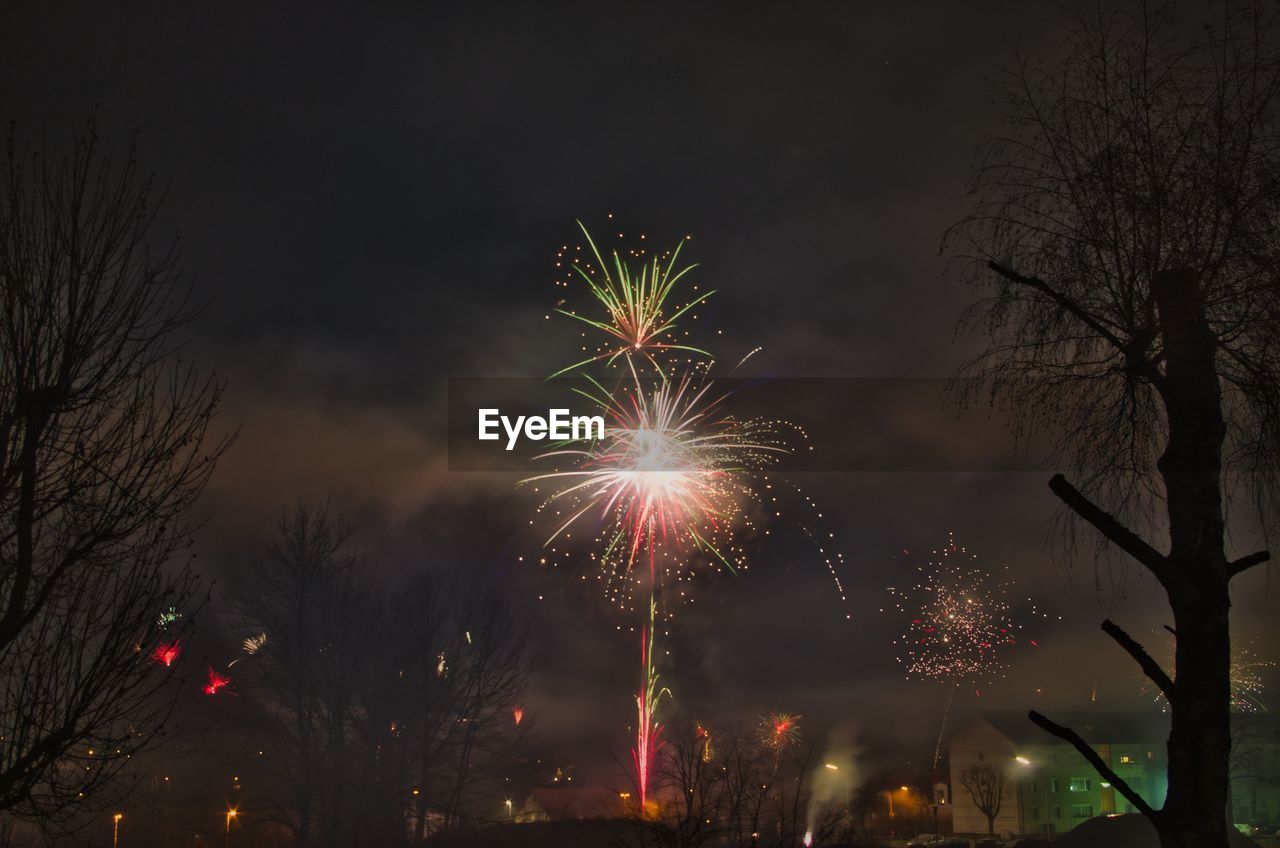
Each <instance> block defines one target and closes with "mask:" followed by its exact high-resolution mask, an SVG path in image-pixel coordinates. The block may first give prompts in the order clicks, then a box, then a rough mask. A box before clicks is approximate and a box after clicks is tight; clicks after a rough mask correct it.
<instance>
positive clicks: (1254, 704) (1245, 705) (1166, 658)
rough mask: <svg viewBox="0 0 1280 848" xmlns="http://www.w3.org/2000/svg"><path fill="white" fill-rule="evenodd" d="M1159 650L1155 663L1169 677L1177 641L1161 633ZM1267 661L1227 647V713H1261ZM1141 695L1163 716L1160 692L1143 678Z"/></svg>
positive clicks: (1248, 650) (1245, 649)
mask: <svg viewBox="0 0 1280 848" xmlns="http://www.w3.org/2000/svg"><path fill="white" fill-rule="evenodd" d="M1160 635H1161V636H1162V639H1161V642H1162V644H1163V649H1162V650H1161V652H1160V657H1159V659H1158V662H1159V663H1160V666H1161V667H1162V668H1163V669H1164V670H1165V672H1166V673H1167V674H1169V676H1170V677H1173V676H1174V665H1175V663H1174V660H1175V655H1176V653H1177V649H1178V640H1177V639H1176V638H1175V637H1174V635H1173V634H1172V633H1168V632H1162V633H1161V634H1160ZM1276 666H1277V664H1276V663H1275V662H1273V661H1271V660H1264V659H1261V658H1260V657H1258V655H1257V654H1256V653H1254V651H1253V649H1252V646H1251V645H1249V646H1246V645H1240V644H1234V645H1232V646H1231V695H1230V698H1231V709H1232V710H1233V711H1235V712H1238V713H1264V712H1267V705H1266V703H1265V702H1264V701H1263V700H1262V697H1263V695H1264V694H1266V691H1267V689H1268V687H1267V685H1266V675H1267V673H1268V672H1269V671H1270V670H1271V669H1274V668H1276ZM1142 693H1143V694H1144V695H1151V696H1152V698H1153V700H1155V702H1156V704H1158V705H1159V707H1160V711H1161V712H1167V711H1168V709H1169V701H1168V700H1167V699H1166V698H1165V696H1164V693H1163V692H1161V691H1160V688H1159V687H1158V686H1156V685H1155V684H1154V683H1152V682H1151V681H1150V680H1149V679H1147V678H1146V677H1145V676H1144V677H1143V683H1142Z"/></svg>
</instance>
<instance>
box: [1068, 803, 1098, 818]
mask: <svg viewBox="0 0 1280 848" xmlns="http://www.w3.org/2000/svg"><path fill="white" fill-rule="evenodd" d="M1071 818H1073V819H1091V818H1093V805H1092V804H1072V805H1071Z"/></svg>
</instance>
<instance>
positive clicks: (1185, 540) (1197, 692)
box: [1152, 271, 1231, 848]
mask: <svg viewBox="0 0 1280 848" xmlns="http://www.w3.org/2000/svg"><path fill="white" fill-rule="evenodd" d="M1152 294H1153V295H1154V297H1155V300H1156V305H1157V308H1158V309H1159V313H1160V323H1161V330H1162V337H1163V341H1164V355H1165V377H1164V382H1163V385H1162V386H1161V394H1162V396H1163V399H1164V403H1165V409H1166V413H1167V416H1168V424H1169V442H1168V444H1167V446H1166V448H1165V451H1164V454H1163V455H1162V456H1161V457H1160V462H1159V469H1160V473H1161V475H1162V477H1163V478H1164V484H1165V493H1166V497H1167V507H1168V515H1169V542H1170V547H1169V555H1168V565H1169V568H1168V570H1167V573H1165V574H1164V575H1163V576H1162V578H1161V579H1162V582H1163V583H1164V585H1165V589H1166V590H1167V592H1168V594H1169V603H1170V606H1171V607H1172V608H1173V616H1174V626H1175V629H1176V631H1177V633H1176V635H1177V654H1176V659H1175V678H1174V691H1173V693H1172V694H1171V695H1170V697H1169V707H1170V713H1171V717H1172V729H1171V731H1170V733H1169V743H1168V751H1169V772H1168V776H1169V794H1168V798H1167V800H1166V801H1165V805H1164V809H1163V810H1161V811H1160V813H1159V815H1158V817H1157V820H1156V828H1157V830H1158V831H1159V833H1160V841H1161V844H1162V845H1163V846H1164V848H1226V845H1227V809H1226V805H1227V782H1228V760H1229V757H1230V752H1231V732H1230V729H1231V716H1230V711H1229V710H1230V674H1231V634H1230V628H1229V613H1230V608H1231V599H1230V595H1229V592H1228V581H1229V576H1228V568H1227V559H1226V552H1225V549H1224V542H1225V537H1224V529H1223V515H1222V445H1223V440H1224V437H1225V435H1226V427H1225V425H1224V423H1223V417H1222V397H1221V390H1220V387H1219V384H1218V375H1217V370H1216V369H1215V367H1214V356H1215V347H1216V345H1215V340H1214V336H1213V333H1212V330H1211V329H1210V327H1209V323H1208V320H1207V319H1206V316H1205V304H1204V299H1203V296H1202V295H1201V293H1200V287H1199V280H1198V278H1197V276H1196V275H1195V274H1194V273H1192V272H1188V271H1166V272H1162V273H1160V274H1157V275H1156V277H1155V278H1154V279H1153V281H1152ZM1154 800H1158V799H1154Z"/></svg>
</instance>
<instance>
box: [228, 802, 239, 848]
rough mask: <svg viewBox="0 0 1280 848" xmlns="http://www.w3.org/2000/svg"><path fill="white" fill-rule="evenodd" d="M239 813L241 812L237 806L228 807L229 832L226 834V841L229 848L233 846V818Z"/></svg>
mask: <svg viewBox="0 0 1280 848" xmlns="http://www.w3.org/2000/svg"><path fill="white" fill-rule="evenodd" d="M238 814H239V810H237V809H236V808H235V807H228V808H227V834H226V841H225V844H226V846H227V848H230V846H231V820H232V819H234V818H235V817H236V816H237V815H238Z"/></svg>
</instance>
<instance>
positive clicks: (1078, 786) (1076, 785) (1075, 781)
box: [1071, 777, 1093, 792]
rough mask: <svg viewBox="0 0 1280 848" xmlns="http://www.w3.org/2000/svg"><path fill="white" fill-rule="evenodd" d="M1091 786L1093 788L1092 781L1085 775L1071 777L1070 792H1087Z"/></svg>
mask: <svg viewBox="0 0 1280 848" xmlns="http://www.w3.org/2000/svg"><path fill="white" fill-rule="evenodd" d="M1092 788H1093V781H1092V780H1090V779H1089V778H1087V777H1073V778H1071V791H1072V792H1088V791H1089V790H1090V789H1092Z"/></svg>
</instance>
